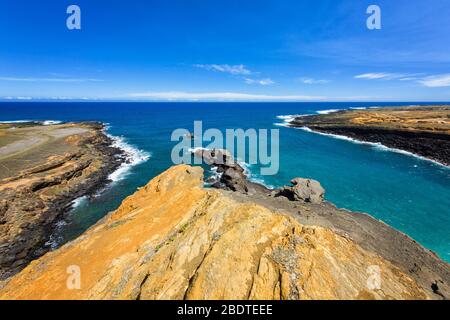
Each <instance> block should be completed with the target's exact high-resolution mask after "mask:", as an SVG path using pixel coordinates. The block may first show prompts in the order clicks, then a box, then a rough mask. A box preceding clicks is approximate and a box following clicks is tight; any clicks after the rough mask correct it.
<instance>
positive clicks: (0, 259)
mask: <svg viewBox="0 0 450 320" xmlns="http://www.w3.org/2000/svg"><path fill="white" fill-rule="evenodd" d="M102 130H103V125H101V124H97V123H78V124H62V125H54V126H36V124H33V125H27V126H25V127H23V128H14V130H13V131H9V130H7V129H6V130H5V131H4V133H6V134H10V132H13V133H14V135H16V136H17V141H16V142H15V143H16V145H17V147H22V148H21V149H20V150H19V149H18V148H17V149H18V151H20V152H19V153H11V154H9V153H8V154H4V155H3V157H0V164H1V165H2V167H5V168H8V171H7V172H3V173H2V174H4V176H3V179H1V180H0V280H1V279H5V278H8V277H9V276H11V275H13V274H15V273H16V272H18V271H20V270H21V269H22V268H23V267H25V266H26V265H27V264H28V263H29V262H30V261H32V260H34V259H36V258H38V257H39V256H41V255H43V254H44V253H45V252H46V251H48V250H49V249H50V246H49V245H46V242H47V241H48V240H49V238H50V236H51V234H52V231H53V228H54V226H55V223H57V222H58V221H60V220H61V218H62V217H63V215H64V213H66V212H67V210H68V209H69V208H70V206H71V203H72V201H73V200H75V199H76V198H78V197H81V196H84V195H89V194H92V193H93V192H94V191H96V190H98V189H99V188H101V187H102V186H104V185H105V183H106V182H107V177H108V175H109V174H110V173H111V172H112V171H114V170H115V169H116V168H117V167H118V166H119V165H120V164H121V163H122V161H123V160H124V158H123V157H122V154H123V152H122V151H121V150H119V149H117V148H114V147H112V146H111V145H112V141H111V139H110V138H109V137H107V136H106V135H105V134H104V133H103V132H102ZM30 137H33V138H35V137H37V138H38V139H41V140H39V143H41V144H42V146H41V147H40V148H33V147H32V146H31V147H30V148H25V146H26V144H27V141H28V140H27V139H30ZM20 144H21V145H20ZM6 147H8V146H6ZM11 149H12V148H10V150H11ZM28 164H29V165H28Z"/></svg>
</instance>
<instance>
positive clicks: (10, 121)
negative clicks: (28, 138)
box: [0, 120, 34, 124]
mask: <svg viewBox="0 0 450 320" xmlns="http://www.w3.org/2000/svg"><path fill="white" fill-rule="evenodd" d="M28 122H34V121H33V120H5V121H0V123H6V124H8V123H28Z"/></svg>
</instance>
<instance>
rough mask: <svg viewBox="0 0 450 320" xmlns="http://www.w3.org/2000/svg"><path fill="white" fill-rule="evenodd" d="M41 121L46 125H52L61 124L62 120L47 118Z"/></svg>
mask: <svg viewBox="0 0 450 320" xmlns="http://www.w3.org/2000/svg"><path fill="white" fill-rule="evenodd" d="M41 123H42V124H43V125H44V126H51V125H54V124H61V123H62V121H59V120H45V121H42V122H41Z"/></svg>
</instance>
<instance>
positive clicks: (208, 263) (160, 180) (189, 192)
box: [0, 165, 448, 299]
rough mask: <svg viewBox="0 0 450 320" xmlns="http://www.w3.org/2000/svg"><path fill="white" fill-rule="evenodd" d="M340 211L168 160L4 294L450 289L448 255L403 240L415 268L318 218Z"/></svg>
mask: <svg viewBox="0 0 450 320" xmlns="http://www.w3.org/2000/svg"><path fill="white" fill-rule="evenodd" d="M265 201H267V203H266V204H265V203H264V202H265ZM270 201H278V202H279V205H277V206H278V207H279V208H284V209H280V210H278V209H274V207H276V206H274V207H272V205H274V203H271V202H270ZM322 206H328V207H326V208H325V207H322ZM327 210H328V211H327ZM341 212H342V213H343V216H344V217H345V219H346V220H348V221H350V220H351V218H349V216H348V215H347V216H345V213H344V211H339V210H337V209H335V208H334V207H332V206H329V205H327V204H321V205H318V204H308V203H302V204H292V203H290V202H289V200H287V199H286V200H283V199H281V198H274V199H269V200H268V199H265V198H264V199H263V198H261V199H256V198H255V199H252V198H251V197H249V196H246V195H243V194H240V193H234V192H231V191H223V190H216V189H205V188H204V187H203V170H202V169H201V168H200V167H190V166H186V165H180V166H176V167H172V168H171V169H169V170H167V171H166V172H164V173H163V174H161V175H160V176H158V177H156V178H154V179H153V180H152V181H151V182H150V183H149V184H147V185H146V186H145V187H143V188H141V189H140V190H138V191H137V192H136V193H135V194H134V195H132V196H130V197H128V198H127V199H126V200H125V201H123V203H122V205H121V206H120V207H119V208H118V209H117V210H116V211H114V212H112V213H110V214H109V215H108V216H106V217H105V218H104V219H102V220H101V221H99V222H98V223H97V224H96V225H95V226H93V227H92V228H91V229H89V230H88V231H87V232H86V233H85V234H83V235H82V236H81V237H79V238H78V239H76V240H74V241H73V242H71V243H68V244H66V245H65V246H63V247H62V248H60V249H58V250H56V251H54V252H50V253H47V254H46V255H45V256H43V257H42V258H40V259H38V260H36V261H33V262H32V263H31V264H30V265H29V266H28V267H27V268H25V269H24V270H23V271H22V272H20V273H19V274H18V275H16V276H15V277H13V278H11V279H10V280H9V281H8V282H6V283H3V285H2V286H3V288H2V289H0V299H428V298H440V295H436V294H434V293H433V290H432V289H431V288H430V287H429V286H428V285H430V286H431V284H432V283H431V280H432V279H433V280H436V281H438V283H439V286H440V287H439V290H440V292H439V293H440V294H442V292H443V294H444V295H445V294H446V293H447V292H446V290H447V288H448V284H447V281H448V265H446V264H445V263H442V262H440V261H439V259H437V258H436V257H434V256H433V255H432V254H431V253H429V252H428V251H426V250H424V249H423V248H421V247H420V246H418V245H417V244H409V243H414V242H413V241H412V240H410V239H409V238H407V237H405V236H403V235H399V239H403V240H398V243H399V244H400V245H404V246H405V248H406V249H403V248H402V249H401V250H410V254H409V255H407V256H410V257H413V258H412V259H415V258H414V257H415V254H416V251H414V249H411V248H412V247H411V248H410V247H409V246H416V247H417V248H416V250H417V252H420V254H422V255H423V257H422V260H421V261H419V260H416V261H417V262H419V263H421V265H420V267H418V269H416V270H415V271H414V270H409V271H408V270H407V268H405V265H406V264H407V263H410V262H408V261H406V262H404V261H403V262H402V261H400V260H398V259H397V261H400V262H395V261H396V259H395V258H389V259H388V258H386V257H383V254H380V252H381V253H382V252H383V250H378V252H377V250H371V245H372V244H371V243H372V242H373V241H375V242H376V241H377V240H376V239H375V240H373V239H372V237H371V236H370V237H368V238H370V239H369V240H368V241H366V243H365V245H361V243H362V242H363V241H361V237H360V236H358V232H360V233H362V234H367V232H366V231H365V230H363V229H360V230H359V231H358V232H356V231H355V232H353V234H348V233H345V232H343V231H342V230H343V228H339V226H338V223H335V225H334V226H333V225H332V223H331V222H330V223H328V226H327V225H326V223H323V222H320V221H321V220H320V219H319V218H317V217H316V218H315V216H314V215H315V214H317V215H318V216H319V215H320V216H322V217H323V218H324V219H326V216H327V215H331V216H332V215H338V214H340V213H341ZM300 215H303V218H302V219H305V221H306V220H308V221H309V218H306V216H308V217H311V219H310V220H311V221H313V222H317V223H313V224H310V223H302V222H301V219H298V216H300ZM355 219H356V218H355ZM364 219H366V218H364ZM327 221H332V220H327ZM350 224H351V225H352V228H357V229H358V224H357V223H354V222H351V221H350ZM378 224H380V223H378ZM352 228H350V229H349V230H350V231H349V232H350V233H352V232H351V230H352ZM383 228H385V226H384V225H383ZM386 230H392V229H389V228H387V227H386ZM386 232H391V231H386ZM392 232H394V231H392ZM389 237H390V235H388V236H387V238H389ZM371 241H372V242H371ZM380 241H381V240H380ZM402 241H403V243H402ZM414 248H415V247H414ZM390 249H391V250H396V249H398V248H392V247H391V248H390ZM405 259H408V258H405ZM436 270H437V271H436ZM74 277H75V282H73V281H74ZM439 281H440V282H439ZM73 283H78V284H77V285H75V286H74V285H73Z"/></svg>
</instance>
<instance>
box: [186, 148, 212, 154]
mask: <svg viewBox="0 0 450 320" xmlns="http://www.w3.org/2000/svg"><path fill="white" fill-rule="evenodd" d="M206 150H208V149H206V148H202V147H197V148H189V149H188V152H190V153H196V152H197V151H206Z"/></svg>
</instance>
